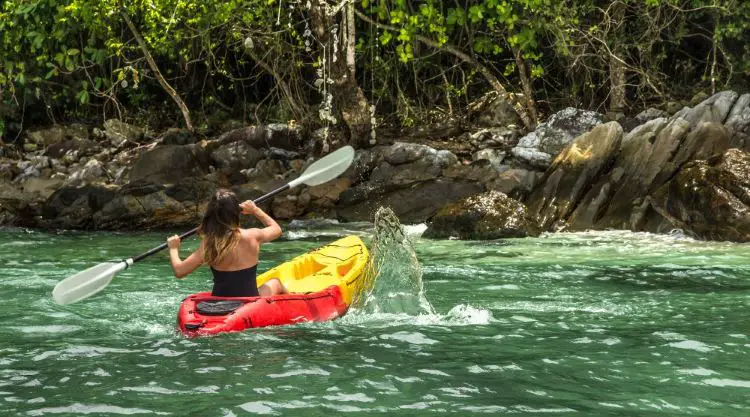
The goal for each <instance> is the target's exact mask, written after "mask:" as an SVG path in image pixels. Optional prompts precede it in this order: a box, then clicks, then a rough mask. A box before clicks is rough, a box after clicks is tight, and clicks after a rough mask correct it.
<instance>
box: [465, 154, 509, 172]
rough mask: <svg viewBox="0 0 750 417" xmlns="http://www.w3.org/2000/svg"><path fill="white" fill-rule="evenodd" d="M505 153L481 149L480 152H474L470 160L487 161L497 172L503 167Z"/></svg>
mask: <svg viewBox="0 0 750 417" xmlns="http://www.w3.org/2000/svg"><path fill="white" fill-rule="evenodd" d="M505 155H506V153H505V152H503V151H499V150H497V149H482V150H481V151H477V152H474V154H473V155H472V156H471V158H472V159H473V160H474V161H481V160H487V161H489V162H490V164H491V165H492V166H493V167H494V168H495V169H497V170H500V167H501V166H503V165H502V164H503V159H505Z"/></svg>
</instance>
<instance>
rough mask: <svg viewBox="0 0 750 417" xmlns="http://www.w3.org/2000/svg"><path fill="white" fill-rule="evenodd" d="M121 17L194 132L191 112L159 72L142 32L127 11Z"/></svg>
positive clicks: (187, 126)
mask: <svg viewBox="0 0 750 417" xmlns="http://www.w3.org/2000/svg"><path fill="white" fill-rule="evenodd" d="M120 15H122V18H123V19H124V20H125V23H126V24H127V25H128V28H130V32H132V33H133V36H134V37H135V40H136V42H138V46H139V47H140V48H141V51H142V52H143V56H144V57H145V58H146V61H147V62H148V66H149V67H151V71H153V72H154V75H155V76H156V79H157V80H158V81H159V84H161V87H162V88H163V89H164V91H166V92H167V94H169V95H170V97H172V100H174V101H175V103H177V107H179V108H180V110H181V111H182V117H183V118H184V119H185V127H186V128H187V130H189V131H191V132H192V131H193V130H194V129H193V123H192V122H191V121H190V110H188V108H187V106H186V105H185V102H184V101H182V99H181V98H180V96H179V95H178V94H177V92H176V91H175V90H174V88H172V86H171V85H169V83H168V82H167V80H165V79H164V76H163V75H162V74H161V71H159V67H158V66H157V65H156V61H154V57H153V56H151V52H149V50H148V46H147V45H146V42H145V41H144V40H143V37H141V34H140V32H138V29H136V27H135V25H134V24H133V21H132V20H130V17H129V16H128V14H127V13H126V12H125V10H124V9H123V10H121V11H120Z"/></svg>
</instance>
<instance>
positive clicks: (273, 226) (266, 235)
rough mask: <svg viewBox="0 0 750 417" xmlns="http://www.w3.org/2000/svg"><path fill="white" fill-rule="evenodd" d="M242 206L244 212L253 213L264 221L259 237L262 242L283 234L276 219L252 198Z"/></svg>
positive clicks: (259, 230)
mask: <svg viewBox="0 0 750 417" xmlns="http://www.w3.org/2000/svg"><path fill="white" fill-rule="evenodd" d="M240 207H242V214H252V215H254V216H255V218H256V219H258V220H259V221H260V222H261V223H263V225H264V226H266V227H264V228H262V229H258V232H259V233H258V236H257V239H258V240H259V241H260V243H265V242H270V241H272V240H274V239H277V238H278V237H279V236H281V226H279V224H278V223H276V220H274V219H272V218H271V216H269V215H268V214H266V212H265V211H263V210H262V209H261V208H260V207H258V206H256V205H255V203H253V202H252V201H251V200H247V201H245V202H243V203H242V204H240Z"/></svg>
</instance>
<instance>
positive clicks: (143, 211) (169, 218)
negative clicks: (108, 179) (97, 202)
mask: <svg viewBox="0 0 750 417" xmlns="http://www.w3.org/2000/svg"><path fill="white" fill-rule="evenodd" d="M202 214H203V210H202V207H199V206H197V205H195V206H192V207H190V208H186V207H185V206H184V205H183V204H180V202H179V201H177V200H175V199H174V198H172V197H170V196H168V195H167V193H166V192H165V191H164V190H161V191H157V192H153V193H150V194H146V195H133V194H123V193H117V195H115V196H114V197H113V198H112V199H111V200H110V201H108V202H107V204H105V205H104V206H103V207H102V208H101V210H99V211H97V212H96V213H95V214H94V215H93V218H92V220H93V225H94V227H95V228H96V229H102V230H116V229H128V230H133V229H139V230H142V229H154V228H157V229H158V228H166V227H169V228H175V227H189V226H193V225H195V224H197V223H199V222H200V220H201V217H202Z"/></svg>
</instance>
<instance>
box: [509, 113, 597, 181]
mask: <svg viewBox="0 0 750 417" xmlns="http://www.w3.org/2000/svg"><path fill="white" fill-rule="evenodd" d="M603 121H604V115H602V114H600V113H596V112H592V111H589V110H581V109H576V108H573V107H568V108H566V109H564V110H561V111H559V112H557V113H555V114H553V115H552V116H551V117H550V118H549V119H548V120H547V121H545V122H544V123H541V124H539V126H537V128H536V130H535V131H533V132H531V133H529V134H527V135H526V136H524V137H522V138H521V139H520V140H519V141H518V145H517V146H516V147H515V148H513V149H512V150H511V153H512V154H513V156H514V157H515V158H516V159H517V160H519V161H520V162H522V163H525V164H528V165H531V166H533V167H537V168H547V167H548V166H549V165H550V163H551V161H552V158H554V156H555V155H557V154H558V153H559V152H560V151H562V150H563V149H564V148H565V147H566V146H567V145H568V144H569V143H570V142H571V141H572V140H573V139H574V138H576V137H577V136H579V135H581V134H582V133H584V132H588V131H589V130H591V129H592V128H594V126H597V125H599V124H601V123H602V122H603Z"/></svg>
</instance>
